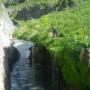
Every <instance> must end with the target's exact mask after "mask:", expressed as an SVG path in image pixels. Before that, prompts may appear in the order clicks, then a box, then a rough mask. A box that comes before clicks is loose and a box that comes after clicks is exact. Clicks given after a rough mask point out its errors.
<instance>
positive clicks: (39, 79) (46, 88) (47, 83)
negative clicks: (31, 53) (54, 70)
mask: <svg viewBox="0 0 90 90" xmlns="http://www.w3.org/2000/svg"><path fill="white" fill-rule="evenodd" d="M14 46H15V47H16V48H17V49H18V50H19V52H20V54H21V55H20V59H19V60H18V61H17V63H16V64H15V66H14V69H13V71H12V72H11V90H52V89H51V87H52V84H51V78H50V77H51V76H50V77H49V76H48V75H47V74H46V72H44V73H43V75H44V76H42V75H41V72H40V71H38V70H35V69H34V67H33V66H32V65H31V64H28V58H27V57H28V48H29V47H31V46H32V43H31V42H27V41H21V40H20V41H19V40H16V41H15V44H14Z"/></svg>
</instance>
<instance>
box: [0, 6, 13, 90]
mask: <svg viewBox="0 0 90 90" xmlns="http://www.w3.org/2000/svg"><path fill="white" fill-rule="evenodd" d="M1 7H2V9H3V12H2V14H1V15H0V90H10V86H11V83H10V69H9V62H8V58H9V57H8V56H9V52H8V49H9V48H10V47H11V46H12V45H13V39H12V35H11V33H12V31H13V29H14V26H13V23H12V22H11V20H10V18H9V15H8V12H7V10H6V9H5V7H4V6H3V5H1Z"/></svg>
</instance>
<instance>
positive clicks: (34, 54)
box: [29, 45, 64, 90]
mask: <svg viewBox="0 0 90 90" xmlns="http://www.w3.org/2000/svg"><path fill="white" fill-rule="evenodd" d="M53 59H54V58H53V55H52V54H51V53H50V52H49V51H48V50H47V49H46V48H45V47H43V46H40V45H35V46H33V47H32V48H30V56H29V61H30V63H31V64H32V66H33V67H35V69H36V70H38V71H39V72H40V73H41V74H40V75H41V77H42V80H43V79H47V78H49V81H48V82H47V83H50V84H51V90H64V77H63V72H62V70H61V68H60V67H58V66H57V65H56V63H55V61H54V60H53ZM44 81H45V80H44Z"/></svg>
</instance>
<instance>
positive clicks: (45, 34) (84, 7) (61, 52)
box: [11, 0, 90, 90]
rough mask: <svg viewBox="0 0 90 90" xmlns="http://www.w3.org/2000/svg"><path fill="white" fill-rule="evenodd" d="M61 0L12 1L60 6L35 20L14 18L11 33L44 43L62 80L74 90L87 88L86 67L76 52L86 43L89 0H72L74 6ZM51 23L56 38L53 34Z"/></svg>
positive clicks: (89, 82)
mask: <svg viewBox="0 0 90 90" xmlns="http://www.w3.org/2000/svg"><path fill="white" fill-rule="evenodd" d="M61 1H62V2H63V4H61V3H62V2H61ZM61 1H60V2H59V0H37V1H35V0H25V1H24V2H23V3H21V4H18V5H17V4H14V5H16V6H17V7H19V6H20V7H21V6H24V5H25V6H26V5H27V4H28V5H27V6H29V5H33V4H39V5H42V4H50V5H51V6H52V7H60V11H53V12H52V13H49V14H47V15H44V16H42V17H41V18H38V19H34V18H32V19H31V20H26V21H23V20H21V21H17V22H18V28H17V30H16V32H15V33H14V34H13V36H14V37H16V38H18V39H24V40H31V41H33V42H34V43H37V44H41V45H43V46H45V47H46V48H47V49H48V50H49V51H51V52H53V53H54V56H55V60H56V62H57V63H58V66H60V67H62V70H63V73H64V78H65V81H66V82H67V83H68V84H69V85H71V86H73V87H77V88H78V90H89V89H90V77H89V76H90V70H89V68H88V66H87V65H86V64H85V63H84V62H81V61H80V52H81V49H82V48H85V47H89V46H90V37H89V36H90V25H89V23H90V12H89V11H90V1H89V0H75V1H73V2H74V5H75V7H69V4H68V1H70V2H71V0H61ZM27 2H28V3H27ZM31 2H32V3H31ZM51 2H52V3H51ZM64 5H65V6H64ZM62 6H63V7H64V10H63V9H61V8H62ZM11 7H12V5H11ZM17 7H16V8H17ZM54 26H55V27H56V30H57V32H58V35H57V37H53V33H52V27H54Z"/></svg>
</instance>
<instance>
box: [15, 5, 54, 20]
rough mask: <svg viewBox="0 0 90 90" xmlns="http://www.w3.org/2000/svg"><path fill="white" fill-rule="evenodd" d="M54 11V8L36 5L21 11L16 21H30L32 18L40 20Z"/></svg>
mask: <svg viewBox="0 0 90 90" xmlns="http://www.w3.org/2000/svg"><path fill="white" fill-rule="evenodd" d="M52 11H53V8H52V7H50V6H47V5H44V4H43V5H34V6H32V7H29V8H23V9H22V10H20V11H19V12H18V13H17V15H16V19H24V20H27V19H30V18H35V19H37V18H40V17H41V16H42V15H45V14H48V13H50V12H52Z"/></svg>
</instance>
